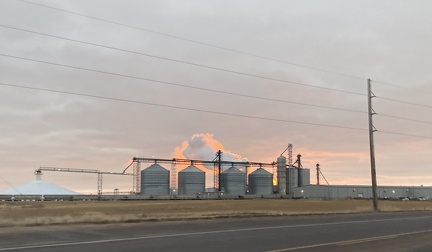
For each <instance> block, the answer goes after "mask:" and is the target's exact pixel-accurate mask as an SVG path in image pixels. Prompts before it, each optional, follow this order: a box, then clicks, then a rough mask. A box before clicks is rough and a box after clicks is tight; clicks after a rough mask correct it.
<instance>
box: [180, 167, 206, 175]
mask: <svg viewBox="0 0 432 252" xmlns="http://www.w3.org/2000/svg"><path fill="white" fill-rule="evenodd" d="M180 172H203V171H202V170H200V169H198V168H197V167H196V166H193V165H190V166H188V167H186V168H185V169H183V170H181V171H180ZM180 172H179V173H180Z"/></svg>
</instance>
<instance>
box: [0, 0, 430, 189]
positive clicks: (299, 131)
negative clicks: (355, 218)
mask: <svg viewBox="0 0 432 252" xmlns="http://www.w3.org/2000/svg"><path fill="white" fill-rule="evenodd" d="M31 1H34V2H36V3H37V4H38V5H35V4H32V3H31V2H30V0H29V1H21V0H0V34H1V35H0V45H1V46H0V106H1V109H0V122H1V123H0V132H1V137H0V170H1V174H0V190H2V189H6V188H8V187H10V186H16V185H19V184H23V183H26V182H29V181H32V180H33V179H34V175H33V172H34V170H35V169H37V168H38V167H40V166H55V167H71V168H88V169H99V170H103V171H116V172H121V171H123V169H124V168H125V167H126V166H127V165H128V164H129V162H130V160H131V158H132V157H134V156H137V157H153V156H154V157H157V158H172V157H173V156H174V155H175V152H177V153H179V152H180V153H181V152H182V151H181V150H185V151H183V154H185V153H189V154H190V155H193V154H191V148H187V146H188V144H189V142H193V140H194V139H195V140H196V137H201V140H203V146H204V147H203V148H204V149H206V148H207V149H206V151H208V148H209V146H210V150H211V148H212V147H214V148H216V147H221V148H222V149H224V150H225V152H226V153H228V152H230V153H233V156H235V155H237V156H235V157H238V158H247V159H248V160H250V161H257V162H269V163H270V162H272V161H275V160H276V158H277V157H278V156H279V155H280V154H281V152H282V151H283V150H284V149H285V148H286V146H287V145H288V143H292V144H293V145H294V154H295V155H296V154H298V153H301V154H302V156H303V165H304V166H305V167H309V168H311V169H314V167H315V164H316V163H318V162H319V163H320V164H321V168H322V172H323V173H324V175H325V176H326V178H327V180H328V181H329V182H330V184H362V185H363V184H364V185H368V184H370V163H369V142H368V131H367V127H368V120H367V85H366V84H367V79H368V78H370V79H372V89H373V91H374V94H375V95H376V96H377V98H374V100H373V106H374V109H375V111H376V113H377V115H375V116H374V124H375V127H376V128H377V129H378V132H376V134H375V149H376V155H377V161H376V165H377V177H378V184H379V185H425V186H426V185H428V186H432V170H431V165H430V164H431V163H432V157H431V147H432V130H431V124H432V118H431V115H432V113H431V112H432V103H431V97H432V85H431V79H432V77H431V75H430V73H431V70H430V67H431V66H432V47H431V46H430V45H431V44H432V27H431V26H432V16H431V15H430V11H431V9H432V3H431V2H430V1H427V0H423V1H422V0H416V1H410V0H391V1H390V0H388V1H385V0H381V1H376V0H373V1H372V0H371V1H367V0H357V1H354V0H329V1H321V0H308V1H304V0H297V1H295V0H292V1H282V0H281V1H276V0H275V1H268V0H265V1H264V0H262V1H256V0H243V1H240V0H238V1H232V0H229V1H228V0H225V1H201V0H195V1H183V0H180V1H160V0H158V1H150V0H147V1H138V0H135V1H132V0H122V1H111V0H74V1H72V0H70V1H69V0H67V1H66V0H65V1H54V0H51V1H50V0H39V1H35V0H31ZM34 2H33V3H34ZM41 5H44V6H41ZM62 92H63V93H62ZM71 93H74V94H75V95H74V94H71ZM106 98H109V99H106ZM196 134H198V135H196ZM184 141H187V142H186V143H184ZM206 145H208V146H207V147H205V146H206ZM176 148H177V149H176ZM176 150H177V151H176ZM234 154H235V155H234ZM209 174H211V171H210V173H209ZM311 174H314V172H313V170H312V172H311ZM43 179H44V180H47V181H50V182H53V183H56V184H59V185H62V186H64V187H67V188H70V189H72V190H76V191H80V192H93V193H94V192H96V176H94V175H87V174H67V173H53V172H51V173H49V172H46V173H45V174H44V176H43ZM311 182H312V183H315V176H314V175H312V178H311ZM207 186H208V187H210V186H211V185H209V184H207ZM114 188H119V189H120V190H121V191H130V190H131V189H132V179H131V178H130V177H125V176H120V177H108V176H107V177H106V178H105V179H104V190H105V191H112V190H114Z"/></svg>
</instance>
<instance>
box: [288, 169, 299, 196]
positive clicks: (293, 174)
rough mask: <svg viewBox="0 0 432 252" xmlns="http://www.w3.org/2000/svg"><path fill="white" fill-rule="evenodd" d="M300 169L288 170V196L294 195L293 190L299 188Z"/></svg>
mask: <svg viewBox="0 0 432 252" xmlns="http://www.w3.org/2000/svg"><path fill="white" fill-rule="evenodd" d="M298 170H299V169H298V168H295V167H292V168H288V169H287V182H288V183H287V194H290V195H292V191H293V188H295V187H298Z"/></svg>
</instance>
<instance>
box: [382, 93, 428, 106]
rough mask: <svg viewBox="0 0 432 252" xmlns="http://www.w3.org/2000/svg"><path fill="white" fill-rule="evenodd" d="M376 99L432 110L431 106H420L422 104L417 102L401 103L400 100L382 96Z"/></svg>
mask: <svg viewBox="0 0 432 252" xmlns="http://www.w3.org/2000/svg"><path fill="white" fill-rule="evenodd" d="M376 98H378V99H381V100H386V101H392V102H397V103H403V104H409V105H413V106H418V107H425V108H432V106H431V105H426V104H420V103H415V102H407V101H401V100H398V99H392V98H386V97H381V96H376Z"/></svg>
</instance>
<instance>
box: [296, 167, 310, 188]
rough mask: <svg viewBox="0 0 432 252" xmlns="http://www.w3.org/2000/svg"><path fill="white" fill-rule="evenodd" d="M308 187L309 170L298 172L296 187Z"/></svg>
mask: <svg viewBox="0 0 432 252" xmlns="http://www.w3.org/2000/svg"><path fill="white" fill-rule="evenodd" d="M308 185H310V170H309V169H308V168H304V169H299V170H298V186H299V187H303V186H308Z"/></svg>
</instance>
